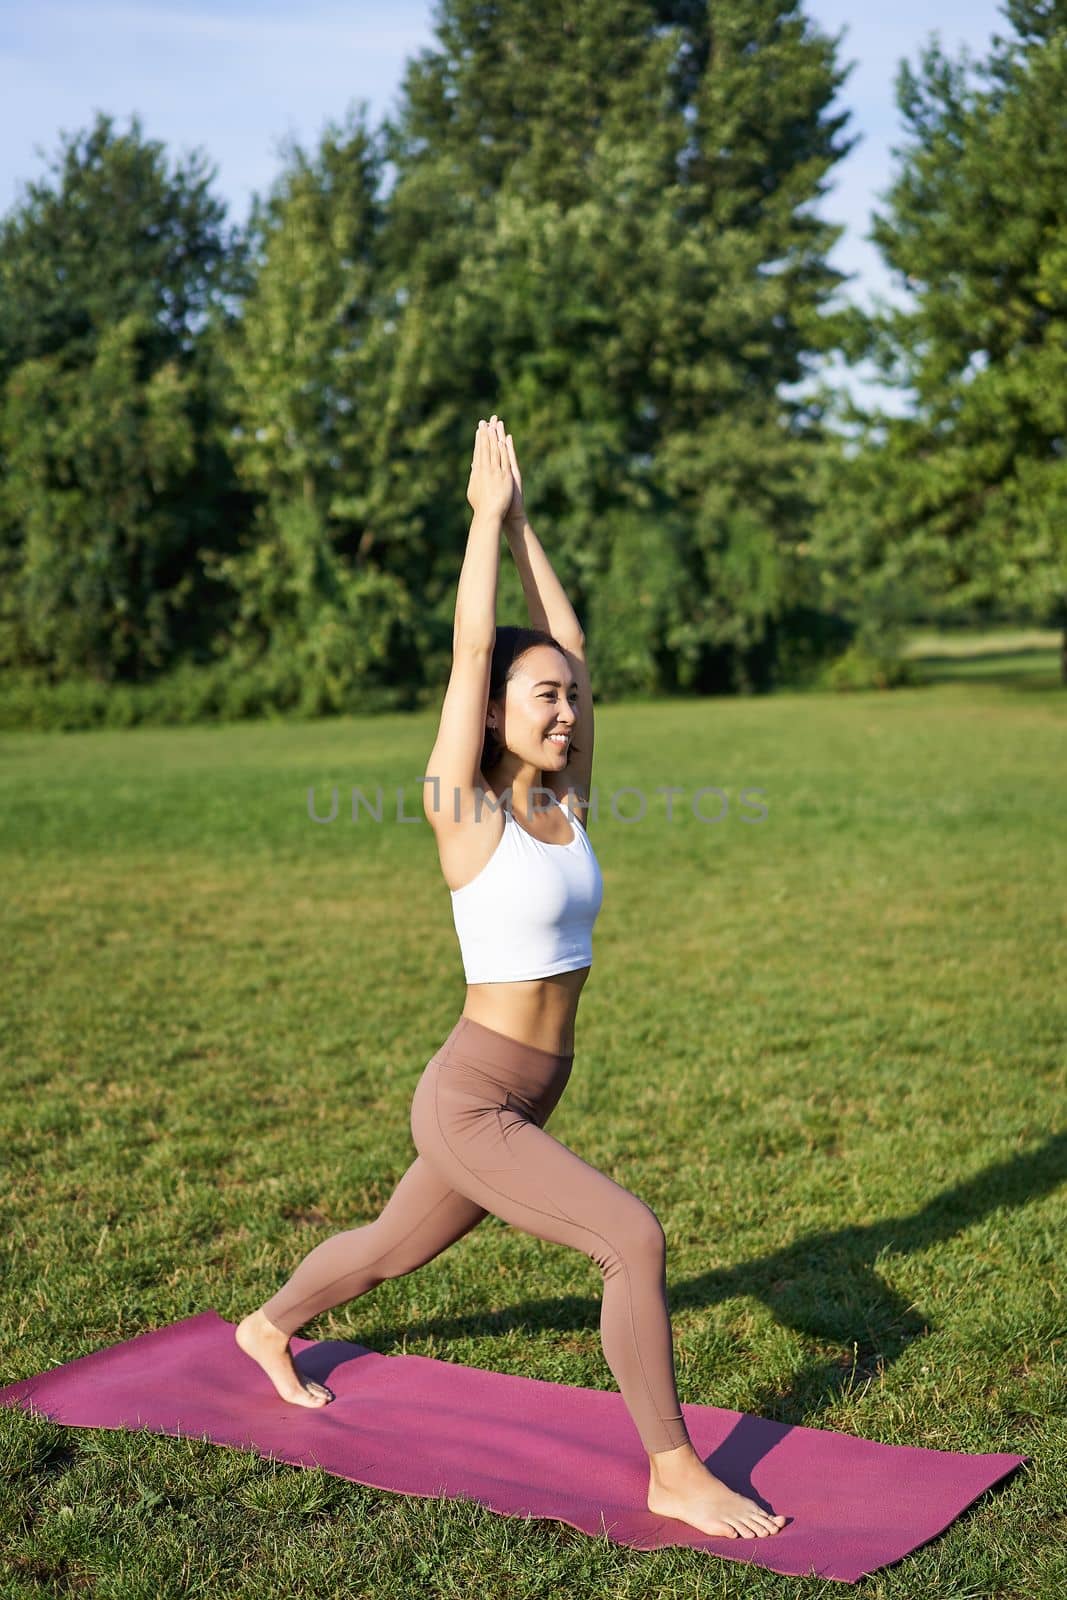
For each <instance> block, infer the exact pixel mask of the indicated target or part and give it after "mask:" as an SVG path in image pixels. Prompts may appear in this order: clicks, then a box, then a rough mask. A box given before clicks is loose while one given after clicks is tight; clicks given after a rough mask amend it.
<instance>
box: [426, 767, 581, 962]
mask: <svg viewBox="0 0 1067 1600" xmlns="http://www.w3.org/2000/svg"><path fill="white" fill-rule="evenodd" d="M567 798H568V799H569V796H568V797H567ZM560 809H561V810H562V811H563V815H564V816H565V817H566V818H567V819H568V821H569V822H570V824H571V829H572V831H573V833H574V838H573V839H572V840H571V841H570V842H569V843H568V844H545V843H544V841H543V840H541V839H535V838H534V836H533V834H532V833H530V831H529V830H528V829H527V828H524V827H523V825H522V823H521V822H517V821H516V820H515V818H514V817H513V816H511V815H510V813H509V812H508V809H507V807H506V806H505V807H504V808H503V810H504V832H503V833H502V835H501V836H500V839H499V841H498V843H497V847H496V849H495V850H494V851H493V854H492V855H491V856H490V857H489V860H488V861H487V862H486V864H485V866H484V867H483V868H482V870H481V871H480V872H479V873H478V875H477V877H476V878H472V879H471V881H470V883H465V884H464V885H463V887H462V889H453V890H451V891H450V892H451V895H452V917H453V920H454V922H455V924H456V933H457V934H458V935H459V947H460V951H461V954H462V956H463V972H464V976H465V978H466V980H467V982H468V983H515V982H519V981H521V980H523V979H526V978H549V977H551V976H552V975H553V973H556V972H573V971H574V969H575V968H576V967H588V966H591V965H592V960H593V923H594V922H595V921H596V919H597V914H598V913H599V911H600V906H601V902H602V901H603V898H604V880H603V878H602V876H601V872H600V863H599V862H598V861H597V858H596V856H595V854H594V852H593V846H592V845H591V844H590V843H589V835H588V834H587V833H586V831H585V829H584V828H583V827H582V824H581V823H580V822H579V821H578V819H577V817H576V816H575V815H574V813H573V811H572V810H571V809H570V807H569V806H566V805H562V806H561V807H560ZM483 815H484V813H483Z"/></svg>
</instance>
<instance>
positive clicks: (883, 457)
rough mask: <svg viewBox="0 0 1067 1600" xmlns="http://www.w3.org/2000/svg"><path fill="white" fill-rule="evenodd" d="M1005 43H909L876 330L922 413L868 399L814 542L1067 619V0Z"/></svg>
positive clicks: (1006, 605)
mask: <svg viewBox="0 0 1067 1600" xmlns="http://www.w3.org/2000/svg"><path fill="white" fill-rule="evenodd" d="M1006 15H1007V19H1008V21H1009V23H1010V24H1011V26H1012V29H1013V33H1012V34H1011V35H1008V36H1005V37H1001V36H997V37H996V38H995V39H994V42H993V47H992V50H991V52H990V56H989V59H988V61H986V62H985V63H982V64H978V65H975V64H974V63H973V62H972V61H970V60H969V58H968V57H967V56H966V54H964V56H963V57H962V58H961V59H960V60H959V61H950V60H948V59H947V58H946V57H945V56H944V55H943V53H942V51H941V49H940V46H939V44H938V43H937V41H936V40H934V41H933V42H932V43H930V44H929V45H928V46H927V48H926V49H925V50H924V51H923V53H922V56H921V59H920V62H919V66H918V69H917V70H913V69H912V68H911V67H909V66H908V64H907V63H906V62H905V63H903V64H902V65H901V67H900V70H899V74H898V78H897V103H898V105H899V107H900V110H901V113H902V115H903V118H904V121H905V125H906V129H907V138H908V142H907V143H906V144H905V145H904V146H903V147H902V148H901V149H900V150H898V151H897V157H898V161H899V169H898V173H897V176H896V179H895V181H894V183H893V185H892V187H891V189H890V191H889V194H888V196H887V202H886V209H885V211H884V212H882V213H880V214H876V216H875V218H874V223H873V228H872V238H873V239H874V240H875V242H876V243H877V244H878V246H879V248H880V249H881V251H882V253H883V255H884V257H885V259H886V261H887V263H888V264H889V266H890V267H891V269H892V270H893V271H894V273H895V274H896V275H897V277H898V280H899V281H900V282H901V284H902V286H906V287H907V289H908V290H910V302H909V304H908V306H907V307H906V308H905V309H892V308H889V309H883V311H882V312H881V314H880V315H879V316H878V317H877V318H876V319H875V321H874V326H873V330H872V334H873V336H872V343H871V349H872V352H873V354H874V355H875V357H876V359H877V360H878V362H879V363H880V366H881V370H882V372H883V375H884V377H885V379H886V381H888V382H893V383H896V384H897V385H899V386H901V387H902V388H905V389H908V390H910V391H911V397H912V403H911V410H910V413H909V414H908V415H905V416H903V417H888V416H886V415H884V414H882V413H879V412H872V413H869V414H866V415H865V414H862V413H858V412H856V411H853V412H852V413H851V417H852V420H854V421H857V422H858V424H859V433H858V437H857V443H856V448H855V449H854V451H853V453H852V456H851V459H850V460H849V461H847V462H845V463H844V470H843V474H842V476H841V477H840V478H839V480H838V488H839V490H841V489H842V488H844V489H845V492H843V493H839V494H838V495H837V498H836V501H835V502H834V503H833V504H830V503H829V502H828V510H827V512H826V514H825V515H824V517H823V519H822V523H821V529H820V534H819V538H818V540H817V548H818V553H819V555H820V556H821V557H822V558H823V559H824V561H825V563H826V565H827V569H828V571H832V572H834V573H835V574H836V581H837V582H838V583H840V584H841V585H842V586H847V584H848V583H849V582H851V583H854V584H858V585H861V586H862V587H864V588H865V589H871V588H873V589H875V590H877V591H879V592H881V593H883V594H884V593H885V592H887V591H888V590H891V589H894V588H895V589H896V590H897V592H899V593H901V594H904V593H907V594H909V595H910V596H912V597H913V599H915V600H917V601H926V602H927V603H932V604H936V605H938V606H939V607H940V608H941V610H942V612H943V614H945V615H946V616H951V615H953V614H965V615H967V616H972V617H982V616H996V615H1008V614H1014V615H1020V614H1023V613H1026V614H1029V615H1030V616H1032V617H1033V618H1034V619H1035V620H1037V621H1044V622H1048V623H1051V624H1053V625H1058V626H1061V627H1063V628H1064V630H1065V633H1064V652H1063V678H1064V681H1065V682H1067V211H1065V209H1064V203H1063V197H1064V194H1065V193H1067V118H1065V115H1064V106H1065V105H1067V4H1064V3H1063V0H1012V3H1009V4H1008V5H1007V7H1006Z"/></svg>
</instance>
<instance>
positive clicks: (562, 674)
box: [485, 644, 578, 780]
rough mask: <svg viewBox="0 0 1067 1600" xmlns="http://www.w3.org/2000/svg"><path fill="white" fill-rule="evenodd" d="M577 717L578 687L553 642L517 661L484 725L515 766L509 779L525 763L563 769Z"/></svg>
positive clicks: (502, 759) (548, 769) (504, 757)
mask: <svg viewBox="0 0 1067 1600" xmlns="http://www.w3.org/2000/svg"><path fill="white" fill-rule="evenodd" d="M577 715H578V685H577V683H576V682H575V680H574V676H573V674H572V673H571V670H570V667H569V666H568V664H567V658H566V656H563V655H561V654H560V652H559V651H558V650H554V649H553V647H552V646H551V645H550V644H537V645H533V646H532V647H531V648H530V649H529V650H527V651H526V653H525V654H524V655H522V656H520V657H519V659H518V661H516V663H515V667H514V670H513V672H512V674H511V677H510V678H509V679H508V682H507V686H506V690H505V695H504V702H503V705H501V702H500V701H499V700H490V702H489V706H488V709H487V711H486V719H485V720H486V724H487V725H488V726H489V727H490V728H492V729H493V731H494V732H495V734H496V737H497V739H498V740H499V741H500V743H501V744H503V745H504V746H505V747H506V748H505V750H504V752H502V754H501V757H500V762H506V763H508V765H509V766H510V767H511V769H512V770H511V771H510V772H509V774H508V776H509V780H510V778H511V777H513V776H515V774H516V773H517V772H518V771H519V770H521V768H522V767H523V766H528V767H532V768H534V769H536V771H542V770H544V771H546V772H562V770H563V768H564V767H565V766H566V765H567V760H568V757H569V755H570V742H571V735H572V734H573V732H574V726H575V722H576V720H577ZM553 735H557V736H559V735H562V736H563V737H553ZM509 758H513V759H509ZM500 762H498V765H499V764H500Z"/></svg>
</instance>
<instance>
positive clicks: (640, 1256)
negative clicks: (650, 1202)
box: [611, 1194, 667, 1272]
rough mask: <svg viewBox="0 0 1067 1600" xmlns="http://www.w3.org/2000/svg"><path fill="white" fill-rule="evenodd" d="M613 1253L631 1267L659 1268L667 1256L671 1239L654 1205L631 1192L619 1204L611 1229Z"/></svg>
mask: <svg viewBox="0 0 1067 1600" xmlns="http://www.w3.org/2000/svg"><path fill="white" fill-rule="evenodd" d="M611 1243H612V1247H613V1253H614V1255H615V1256H616V1257H617V1258H618V1259H619V1260H625V1261H626V1262H628V1263H629V1264H630V1265H631V1266H642V1267H644V1268H645V1269H646V1270H648V1269H651V1270H653V1271H657V1272H658V1271H659V1270H660V1269H661V1268H662V1266H663V1263H664V1261H665V1260H666V1256H667V1239H666V1235H665V1234H664V1232H663V1227H662V1224H661V1223H660V1220H659V1218H658V1217H657V1216H656V1213H655V1212H654V1211H653V1210H652V1208H651V1206H647V1205H646V1204H645V1202H644V1201H643V1200H640V1199H638V1197H637V1195H635V1194H631V1195H630V1196H629V1197H628V1199H627V1200H626V1201H625V1203H622V1204H620V1205H619V1206H618V1208H617V1210H616V1212H615V1215H614V1217H613V1227H612V1231H611Z"/></svg>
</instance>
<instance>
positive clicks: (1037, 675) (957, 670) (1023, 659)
mask: <svg viewBox="0 0 1067 1600" xmlns="http://www.w3.org/2000/svg"><path fill="white" fill-rule="evenodd" d="M907 659H908V661H909V662H910V663H911V664H912V665H913V666H915V667H916V668H918V670H919V672H920V673H921V674H922V681H923V684H935V683H971V684H973V683H981V684H983V685H985V684H991V685H993V686H994V687H995V688H998V689H1020V690H1024V691H1027V690H1034V689H1040V690H1046V689H1058V688H1062V687H1063V686H1064V685H1063V681H1062V678H1061V676H1060V669H1059V655H1058V652H1057V651H1056V650H1049V649H1048V648H1046V647H1044V646H1037V645H1035V646H1032V647H1027V648H1025V649H1021V650H973V651H968V652H967V653H966V654H965V655H948V654H945V655H940V654H938V653H937V652H932V653H926V652H922V653H920V654H916V655H910V656H909V657H908V658H907ZM919 687H922V685H919Z"/></svg>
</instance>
